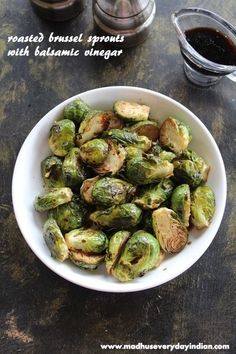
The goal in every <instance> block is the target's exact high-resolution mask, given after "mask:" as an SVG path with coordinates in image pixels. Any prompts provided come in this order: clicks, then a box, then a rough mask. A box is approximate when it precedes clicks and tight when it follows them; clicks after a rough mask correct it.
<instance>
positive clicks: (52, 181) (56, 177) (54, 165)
mask: <svg viewBox="0 0 236 354" xmlns="http://www.w3.org/2000/svg"><path fill="white" fill-rule="evenodd" d="M41 174H42V178H43V182H44V185H45V187H46V188H48V189H50V188H60V187H64V186H65V183H64V179H63V174H62V160H61V159H60V158H59V157H57V156H54V155H53V156H48V157H46V159H44V160H43V161H42V162H41Z"/></svg>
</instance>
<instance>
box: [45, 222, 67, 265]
mask: <svg viewBox="0 0 236 354" xmlns="http://www.w3.org/2000/svg"><path fill="white" fill-rule="evenodd" d="M43 236H44V240H45V243H46V245H47V246H48V248H49V250H50V252H51V255H52V257H54V258H56V259H57V260H58V261H60V262H63V261H64V260H65V259H67V258H68V254H69V253H68V247H67V245H66V242H65V240H64V237H63V235H62V233H61V230H60V228H59V226H58V225H57V223H56V221H55V220H54V219H53V218H49V219H48V220H47V221H46V222H45V224H44V226H43Z"/></svg>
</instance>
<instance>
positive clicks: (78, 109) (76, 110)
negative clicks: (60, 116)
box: [64, 98, 92, 124]
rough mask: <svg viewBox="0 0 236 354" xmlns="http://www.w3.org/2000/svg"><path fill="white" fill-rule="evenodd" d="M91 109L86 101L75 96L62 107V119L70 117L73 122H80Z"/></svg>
mask: <svg viewBox="0 0 236 354" xmlns="http://www.w3.org/2000/svg"><path fill="white" fill-rule="evenodd" d="M91 111H92V109H91V107H90V106H89V105H87V103H85V102H84V101H83V100H81V98H77V99H75V100H74V101H72V102H70V103H68V105H66V107H65V108H64V119H70V120H73V122H74V123H79V124H80V123H81V122H82V120H84V119H85V118H86V116H87V115H88V113H90V112H91Z"/></svg>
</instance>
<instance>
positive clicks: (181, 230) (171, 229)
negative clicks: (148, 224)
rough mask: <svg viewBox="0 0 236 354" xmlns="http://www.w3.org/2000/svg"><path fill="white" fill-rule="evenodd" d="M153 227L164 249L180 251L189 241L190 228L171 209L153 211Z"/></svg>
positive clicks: (172, 251)
mask: <svg viewBox="0 0 236 354" xmlns="http://www.w3.org/2000/svg"><path fill="white" fill-rule="evenodd" d="M152 223H153V229H154V231H155V234H156V237H157V239H158V241H159V242H160V245H161V248H162V249H163V251H165V252H168V253H177V252H180V251H181V250H182V249H183V248H184V247H185V245H186V243H187V241H188V230H187V229H186V227H185V226H184V225H183V224H182V223H181V222H180V221H179V218H178V215H177V214H176V213H175V212H174V211H173V210H171V209H168V208H160V209H157V210H155V211H154V212H153V213H152Z"/></svg>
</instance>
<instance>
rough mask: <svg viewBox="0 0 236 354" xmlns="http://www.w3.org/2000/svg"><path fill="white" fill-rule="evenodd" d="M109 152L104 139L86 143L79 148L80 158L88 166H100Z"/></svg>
mask: <svg viewBox="0 0 236 354" xmlns="http://www.w3.org/2000/svg"><path fill="white" fill-rule="evenodd" d="M108 152H109V146H108V143H107V142H106V141H105V140H104V139H93V140H89V141H87V142H86V143H85V144H83V145H82V146H81V147H80V157H81V159H82V160H83V162H84V163H86V164H88V165H92V166H93V165H100V164H101V163H103V162H104V160H105V159H106V157H107V155H108Z"/></svg>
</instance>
